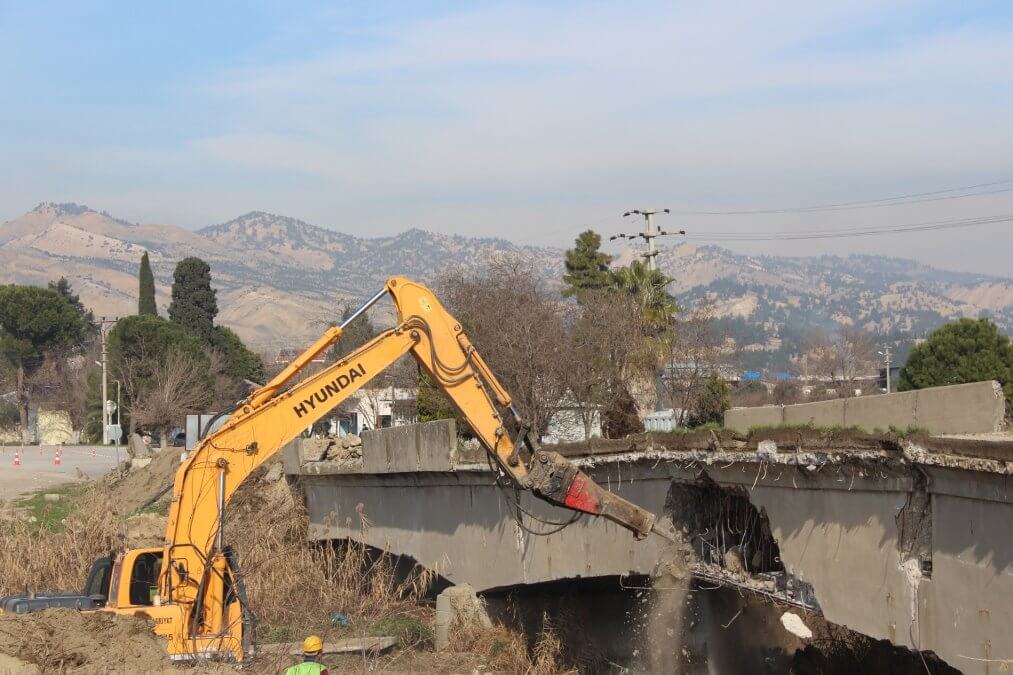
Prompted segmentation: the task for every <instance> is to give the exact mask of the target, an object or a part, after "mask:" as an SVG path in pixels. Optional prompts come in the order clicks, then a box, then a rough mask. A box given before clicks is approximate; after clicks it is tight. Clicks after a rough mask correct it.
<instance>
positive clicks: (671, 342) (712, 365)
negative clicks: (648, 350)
mask: <svg viewBox="0 0 1013 675" xmlns="http://www.w3.org/2000/svg"><path fill="white" fill-rule="evenodd" d="M665 346H666V353H665V366H664V371H663V374H662V381H663V382H664V386H665V392H666V394H667V395H668V398H669V401H671V403H672V407H673V408H674V409H675V413H676V422H677V423H678V424H680V425H683V424H685V423H686V419H687V416H688V414H689V412H690V411H691V410H692V409H693V407H694V404H695V401H696V399H697V397H698V396H700V394H701V393H702V392H703V390H704V385H705V384H706V382H707V380H708V379H709V378H710V377H712V376H713V375H715V374H718V373H719V371H720V369H721V367H722V366H724V365H726V364H727V363H728V360H729V354H728V351H727V349H726V347H725V344H724V339H723V338H722V337H721V335H719V334H718V332H717V330H716V329H715V326H714V306H713V304H712V303H711V302H709V301H708V300H706V299H704V300H701V301H700V302H699V303H698V304H697V305H696V306H695V307H693V308H692V309H691V310H690V311H688V312H687V313H685V314H684V315H683V316H682V317H680V318H679V319H677V320H676V321H675V325H674V328H673V329H672V331H671V334H670V335H669V336H668V337H667V338H666V340H665Z"/></svg>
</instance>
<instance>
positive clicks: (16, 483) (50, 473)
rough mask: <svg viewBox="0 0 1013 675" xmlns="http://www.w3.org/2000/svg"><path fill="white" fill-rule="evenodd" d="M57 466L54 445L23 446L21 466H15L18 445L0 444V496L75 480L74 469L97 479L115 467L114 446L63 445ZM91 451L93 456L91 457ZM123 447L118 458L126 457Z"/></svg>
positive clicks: (8, 496)
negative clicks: (93, 452) (93, 453)
mask: <svg viewBox="0 0 1013 675" xmlns="http://www.w3.org/2000/svg"><path fill="white" fill-rule="evenodd" d="M62 447H63V456H62V457H61V459H60V465H59V466H56V465H55V464H54V457H55V455H56V446H54V445H43V446H39V445H30V446H25V447H24V448H23V452H22V453H21V466H15V465H14V454H15V452H16V451H18V450H22V448H21V447H20V446H11V445H8V446H0V499H3V500H8V499H12V498H14V497H16V496H18V495H21V494H25V493H28V492H33V491H35V490H39V489H42V488H48V487H51V486H53V485H59V484H60V483H68V482H73V481H78V480H80V478H78V475H77V472H76V471H75V469H80V470H81V471H83V472H84V473H85V474H87V475H88V477H89V478H98V477H99V476H101V475H102V474H104V473H106V472H107V471H109V470H110V469H112V468H114V467H115V466H116V448H115V446H112V445H107V446H101V445H96V446H90V445H65V446H62ZM92 450H94V451H95V456H94V457H92ZM126 456H127V453H126V448H125V447H124V446H120V459H121V460H122V459H124V458H126Z"/></svg>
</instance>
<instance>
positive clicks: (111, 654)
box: [0, 609, 234, 674]
mask: <svg viewBox="0 0 1013 675" xmlns="http://www.w3.org/2000/svg"><path fill="white" fill-rule="evenodd" d="M0 653H2V654H6V655H8V656H12V657H14V658H16V659H19V660H21V661H23V662H25V663H26V664H34V665H36V666H38V667H39V669H40V670H41V671H42V672H44V673H62V672H74V673H84V674H88V673H178V672H181V670H180V669H179V668H176V667H173V666H171V665H170V664H168V663H167V659H166V653H165V641H164V640H162V639H161V638H159V637H157V636H156V635H155V634H154V633H152V632H151V625H150V623H149V622H147V621H144V620H142V619H138V618H136V617H132V616H117V615H114V614H108V613H105V612H90V613H82V612H79V611H77V610H74V609H49V610H46V611H44V612H39V613H37V614H25V615H21V616H3V617H0ZM111 663H115V664H116V665H115V666H111V665H110V664H111ZM25 672H31V668H30V666H27V669H26V670H25ZM188 672H200V673H231V672H234V671H233V669H232V668H231V667H229V666H227V665H224V664H210V665H208V666H206V667H202V668H200V669H198V670H189V671H188Z"/></svg>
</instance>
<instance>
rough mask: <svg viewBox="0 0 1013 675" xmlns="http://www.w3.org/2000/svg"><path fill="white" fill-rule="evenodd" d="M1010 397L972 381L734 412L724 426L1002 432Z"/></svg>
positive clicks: (743, 430) (989, 385) (744, 430)
mask: <svg viewBox="0 0 1013 675" xmlns="http://www.w3.org/2000/svg"><path fill="white" fill-rule="evenodd" d="M1005 419H1006V399H1005V398H1004V396H1003V392H1002V388H1001V387H1000V386H999V383H998V382H995V381H991V380H990V381H986V382H972V383H970V384H955V385H951V386H948V387H931V388H929V389H919V390H917V391H905V392H900V393H896V394H883V395H880V396H860V397H857V398H839V399H835V400H832V401H818V402H816V403H800V404H798V405H787V406H783V407H781V406H763V407H760V408H732V409H731V410H729V411H727V412H726V413H725V427H727V428H729V429H732V430H733V431H737V432H739V433H747V432H748V431H749V430H750V429H751V428H753V427H758V426H767V425H772V424H813V425H815V426H820V427H828V426H845V427H850V426H855V427H859V428H861V429H864V430H865V431H874V430H876V429H882V430H884V431H885V430H886V429H889V428H890V427H897V428H900V429H906V428H908V427H921V428H923V429H927V430H928V431H929V433H932V434H972V433H990V432H995V431H1001V430H1002V429H1003V425H1004V422H1005Z"/></svg>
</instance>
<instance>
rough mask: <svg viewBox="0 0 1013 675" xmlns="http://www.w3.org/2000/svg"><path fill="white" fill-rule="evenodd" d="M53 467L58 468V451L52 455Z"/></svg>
mask: <svg viewBox="0 0 1013 675" xmlns="http://www.w3.org/2000/svg"><path fill="white" fill-rule="evenodd" d="M53 466H60V450H59V449H57V450H56V454H55V455H53Z"/></svg>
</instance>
